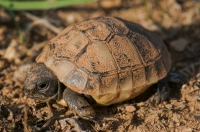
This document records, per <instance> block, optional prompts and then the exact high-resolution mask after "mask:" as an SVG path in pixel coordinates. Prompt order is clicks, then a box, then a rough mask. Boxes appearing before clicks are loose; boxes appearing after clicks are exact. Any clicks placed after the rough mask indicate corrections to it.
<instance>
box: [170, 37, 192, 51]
mask: <svg viewBox="0 0 200 132" xmlns="http://www.w3.org/2000/svg"><path fill="white" fill-rule="evenodd" d="M188 44H189V41H188V40H187V39H184V38H179V39H177V40H174V41H171V42H170V47H171V48H173V49H174V50H176V51H179V52H180V51H183V50H184V49H185V48H186V46H187V45H188Z"/></svg>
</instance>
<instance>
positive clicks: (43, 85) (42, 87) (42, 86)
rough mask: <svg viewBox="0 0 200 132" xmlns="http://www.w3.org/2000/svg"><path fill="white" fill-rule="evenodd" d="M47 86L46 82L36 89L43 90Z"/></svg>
mask: <svg viewBox="0 0 200 132" xmlns="http://www.w3.org/2000/svg"><path fill="white" fill-rule="evenodd" d="M48 86H49V83H48V82H44V83H40V84H38V89H45V88H47V87H48Z"/></svg>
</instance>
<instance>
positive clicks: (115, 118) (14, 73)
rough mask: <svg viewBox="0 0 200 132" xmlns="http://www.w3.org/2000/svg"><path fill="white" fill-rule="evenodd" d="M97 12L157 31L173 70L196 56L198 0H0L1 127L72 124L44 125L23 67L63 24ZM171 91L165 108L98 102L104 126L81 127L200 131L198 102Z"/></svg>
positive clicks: (54, 126) (199, 47) (43, 111)
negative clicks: (25, 85) (26, 85)
mask: <svg viewBox="0 0 200 132" xmlns="http://www.w3.org/2000/svg"><path fill="white" fill-rule="evenodd" d="M99 16H115V17H120V18H123V19H125V20H128V21H131V22H135V23H138V24H140V25H142V26H143V27H145V28H147V29H149V30H151V31H153V32H156V33H157V34H158V35H159V37H160V38H162V39H163V41H164V42H165V44H166V46H167V48H168V50H169V52H170V54H171V58H172V71H175V70H179V69H182V68H185V67H187V66H189V65H190V64H193V63H196V62H199V61H200V1H198V0H0V131H34V130H38V129H39V128H42V127H44V128H43V129H44V130H46V131H47V130H48V131H53V130H55V131H64V130H71V129H72V128H73V125H74V124H73V123H71V124H70V123H68V124H66V125H65V128H63V127H61V124H60V122H59V121H58V120H56V121H54V122H53V123H51V124H48V125H47V126H43V124H45V122H47V120H48V119H49V118H50V117H51V116H52V114H51V113H50V112H49V110H48V109H47V107H46V105H45V104H41V103H37V102H35V101H34V100H31V99H29V98H27V97H26V96H25V94H24V91H23V81H24V77H25V73H26V72H24V70H26V68H27V67H28V65H26V64H28V63H32V62H34V60H35V58H36V57H37V55H38V54H39V53H40V52H41V50H42V48H43V47H44V45H45V43H47V42H48V41H49V40H50V39H51V38H53V37H54V36H56V35H57V34H58V33H59V32H60V31H62V30H63V29H64V28H66V27H67V26H69V25H71V24H75V23H77V22H81V21H84V20H86V19H90V18H94V17H99ZM186 92H188V91H186ZM172 96H173V97H172V98H174V100H172V101H171V102H169V104H168V106H167V107H166V108H165V109H159V108H153V107H144V106H143V105H141V104H139V105H137V106H136V107H135V106H132V104H134V103H133V101H129V102H126V103H124V104H116V105H113V106H109V107H107V108H100V109H98V110H97V114H98V115H99V117H100V118H101V119H102V121H103V122H105V124H104V125H103V127H101V128H99V127H98V126H95V125H91V124H86V125H85V128H84V127H83V130H88V129H90V130H91V131H132V130H134V131H160V130H161V129H162V130H163V131H183V130H186V131H187V132H193V131H195V132H196V131H200V107H199V106H200V105H199V103H196V102H195V103H194V101H193V100H192V101H188V100H187V101H185V100H184V99H182V97H183V94H182V93H181V92H180V91H179V93H177V94H173V95H172ZM192 102H193V103H192ZM137 103H138V102H137ZM139 103H141V102H139ZM25 104H28V105H25ZM140 105H141V106H140ZM25 106H26V107H25ZM129 106H130V107H129ZM165 106H166V105H165ZM131 108H132V109H131ZM130 109H131V110H130ZM135 109H137V111H135ZM58 110H59V108H58V107H57V106H54V107H53V111H58ZM155 111H156V112H155ZM64 115H65V116H66V115H67V116H69V117H70V116H71V117H72V115H73V114H72V112H71V111H69V110H67V112H66V113H64V114H63V115H62V116H59V118H60V117H63V116H64ZM189 115H190V116H189ZM191 115H192V116H191ZM186 131H185V132H186Z"/></svg>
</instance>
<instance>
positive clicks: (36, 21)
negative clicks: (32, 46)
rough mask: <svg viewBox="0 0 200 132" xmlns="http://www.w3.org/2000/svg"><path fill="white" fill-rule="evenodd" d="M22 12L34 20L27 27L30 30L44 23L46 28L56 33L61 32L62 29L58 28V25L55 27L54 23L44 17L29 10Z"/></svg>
mask: <svg viewBox="0 0 200 132" xmlns="http://www.w3.org/2000/svg"><path fill="white" fill-rule="evenodd" d="M21 14H22V15H24V16H25V17H27V18H29V19H30V20H32V21H33V23H32V24H31V25H30V26H29V28H28V29H27V30H28V31H30V30H31V29H32V28H33V27H34V26H35V25H38V24H42V25H44V26H45V27H46V28H48V29H50V30H51V31H53V32H54V33H56V34H58V33H60V31H61V30H60V29H58V28H57V27H55V26H54V25H52V24H51V23H49V22H48V21H47V20H46V19H44V18H39V17H37V16H34V15H33V14H30V13H28V12H21Z"/></svg>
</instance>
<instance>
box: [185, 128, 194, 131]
mask: <svg viewBox="0 0 200 132" xmlns="http://www.w3.org/2000/svg"><path fill="white" fill-rule="evenodd" d="M183 132H193V129H192V128H186V129H184V130H183Z"/></svg>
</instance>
